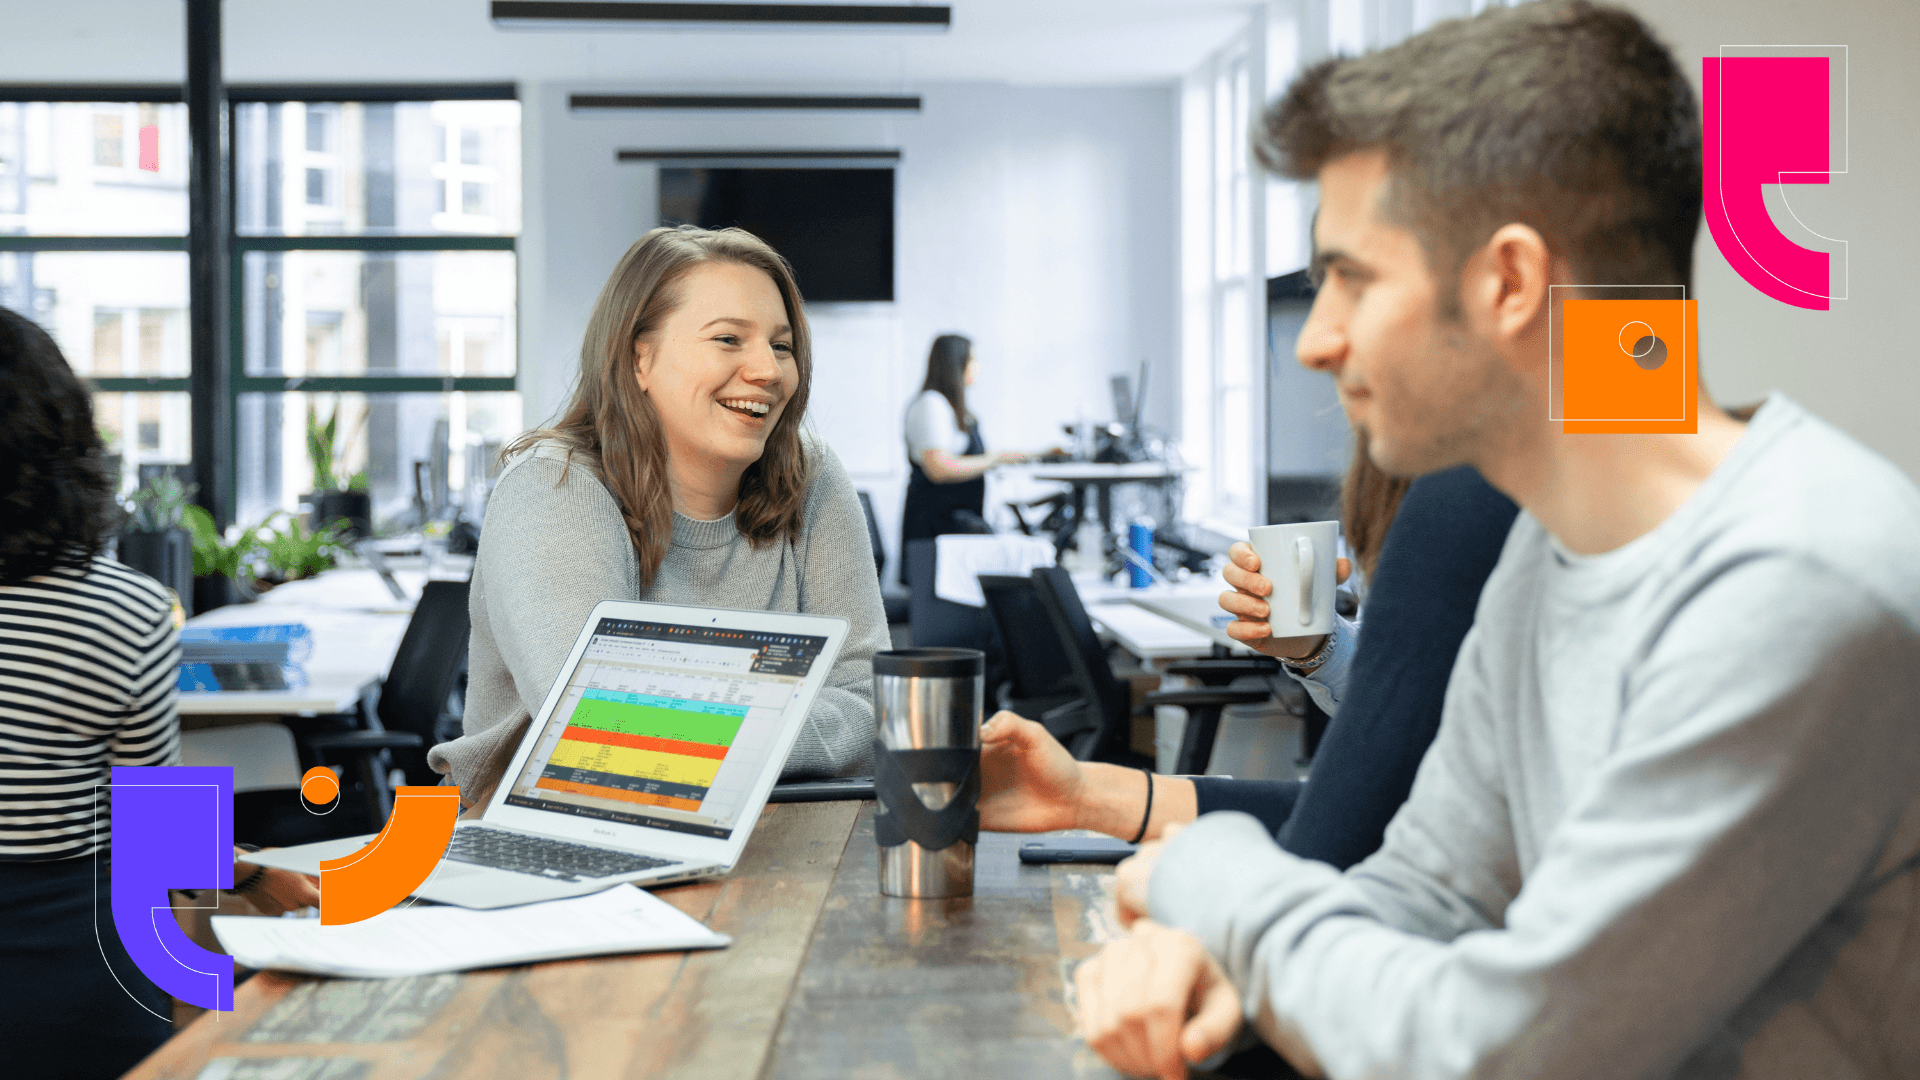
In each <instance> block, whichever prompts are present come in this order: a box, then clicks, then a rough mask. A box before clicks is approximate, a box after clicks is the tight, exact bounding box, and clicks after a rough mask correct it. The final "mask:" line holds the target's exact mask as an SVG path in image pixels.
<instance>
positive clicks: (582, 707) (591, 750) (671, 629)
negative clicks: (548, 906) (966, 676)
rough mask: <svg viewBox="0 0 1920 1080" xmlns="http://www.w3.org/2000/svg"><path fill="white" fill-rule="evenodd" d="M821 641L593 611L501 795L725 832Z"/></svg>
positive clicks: (586, 813)
mask: <svg viewBox="0 0 1920 1080" xmlns="http://www.w3.org/2000/svg"><path fill="white" fill-rule="evenodd" d="M826 644H827V639H826V638H825V637H813V636H808V635H804V634H774V633H760V632H756V631H751V630H726V629H720V628H708V627H700V626H682V625H677V624H672V623H651V622H636V621H633V620H630V619H602V620H600V625H599V626H598V627H596V628H595V629H594V633H593V637H592V640H590V641H589V642H588V643H587V648H586V651H585V652H583V653H582V654H581V657H580V663H579V665H578V666H576V667H575V668H574V670H573V673H572V676H571V677H570V678H569V679H568V681H567V687H566V690H565V691H564V693H563V694H562V695H561V698H560V703H559V704H558V705H557V706H555V708H554V711H553V715H552V716H551V717H549V718H548V719H547V724H546V727H545V728H544V729H543V730H542V731H541V732H540V738H539V740H538V741H537V742H536V743H535V744H534V747H533V752H532V753H531V754H529V755H528V756H527V761H526V765H525V766H524V767H522V768H521V770H520V772H519V774H518V775H516V776H515V777H514V781H513V787H512V788H511V790H510V791H509V793H508V795H507V798H506V804H507V805H508V806H519V807H526V808H528V809H533V810H551V811H555V812H557V813H562V814H577V815H580V816H582V817H591V818H598V819H600V820H603V821H613V822H618V823H620V824H622V825H644V826H647V827H650V828H655V829H669V830H672V831H674V832H684V833H693V834H695V835H698V836H712V837H718V838H720V839H723V840H724V839H727V838H729V837H731V836H732V835H733V830H734V827H735V826H736V825H738V824H739V816H740V811H741V810H742V809H743V808H744V807H745V804H746V802H747V800H748V798H750V797H751V795H752V793H753V787H754V783H755V781H757V780H758V779H759V778H760V774H761V771H762V769H763V767H764V766H765V765H766V764H767V759H768V757H769V755H771V754H772V753H773V752H774V750H775V749H776V748H777V744H778V742H779V736H780V730H781V724H782V721H783V720H784V719H785V714H786V711H787V710H788V709H789V708H790V707H793V703H794V701H795V699H796V698H797V697H798V696H799V693H800V686H801V683H802V682H803V681H804V680H805V679H806V677H807V673H808V672H809V671H810V670H812V668H813V664H814V662H815V661H816V660H817V659H818V658H819V656H820V651H821V650H822V649H823V648H825V647H826Z"/></svg>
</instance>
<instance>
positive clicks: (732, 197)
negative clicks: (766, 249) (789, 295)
mask: <svg viewBox="0 0 1920 1080" xmlns="http://www.w3.org/2000/svg"><path fill="white" fill-rule="evenodd" d="M660 220H661V223H662V224H666V225H683V224H684V225H698V226H700V227H702V228H706V229H721V228H727V227H729V226H737V227H739V228H742V229H745V230H747V231H748V232H750V233H753V234H754V235H755V236H758V237H760V238H761V239H762V240H765V241H766V242H767V243H769V244H772V245H773V248H774V250H775V251H778V252H779V253H780V254H782V255H784V256H786V257H787V261H788V262H790V263H792V264H793V275H794V277H795V279H796V280H798V281H799V283H800V295H801V296H803V297H805V298H806V299H807V300H808V301H809V302H812V301H821V302H837V301H851V300H892V299H893V170H892V169H890V168H885V169H865V168H849V169H803V168H793V169H778V168H774V169H754V168H738V169H687V168H662V169H661V170H660Z"/></svg>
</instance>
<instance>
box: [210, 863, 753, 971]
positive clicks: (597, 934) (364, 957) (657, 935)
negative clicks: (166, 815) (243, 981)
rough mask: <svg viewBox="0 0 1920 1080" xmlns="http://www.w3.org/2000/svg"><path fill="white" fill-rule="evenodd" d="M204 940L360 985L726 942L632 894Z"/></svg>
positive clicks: (392, 914) (251, 958)
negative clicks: (343, 977)
mask: <svg viewBox="0 0 1920 1080" xmlns="http://www.w3.org/2000/svg"><path fill="white" fill-rule="evenodd" d="M213 932H214V935H215V936H216V937H218V938H219V939H220V944H221V946H222V947H224V948H225V949H226V950H227V951H228V952H229V953H232V954H233V958H234V959H235V960H237V961H239V962H240V963H242V964H244V965H246V966H247V967H251V968H262V969H272V970H276V971H301V972H307V973H309V974H315V975H346V976H351V977H355V978H366V979H388V978H398V977H400V976H403V975H431V974H435V973H438V972H443V971H466V970H468V969H470V968H484V967H499V966H502V965H505V964H527V963H532V962H534V961H536V960H557V959H560V958H561V957H568V956H593V955H597V954H601V953H623V952H664V951H667V950H679V949H715V948H722V947H724V946H726V945H729V944H732V942H733V939H732V938H730V937H728V936H727V935H725V934H717V933H714V932H713V931H712V930H709V929H707V928H706V927H705V926H702V925H701V924H700V922H699V920H697V919H695V918H693V917H692V916H691V915H688V914H686V913H684V912H682V911H680V910H679V909H678V908H676V907H674V906H673V905H671V904H669V903H667V902H666V901H665V900H662V899H660V898H659V897H657V896H655V895H653V894H652V893H649V892H646V891H644V890H641V889H636V888H634V887H633V886H632V885H616V886H614V887H613V888H611V889H608V890H606V891H604V892H598V893H594V894H592V895H590V896H575V897H569V898H567V899H565V900H549V901H547V902H545V903H540V904H524V905H522V906H520V907H511V908H496V909H494V910H492V911H472V910H469V909H467V908H460V907H442V906H431V907H419V906H415V907H403V908H395V909H394V910H392V911H388V912H384V913H382V914H380V915H377V916H375V917H373V918H371V919H368V920H367V921H365V922H358V923H349V924H347V925H345V926H322V925H320V920H318V919H263V918H258V917H252V916H245V915H217V916H215V917H214V919H213Z"/></svg>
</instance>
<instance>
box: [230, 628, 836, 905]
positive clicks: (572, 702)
mask: <svg viewBox="0 0 1920 1080" xmlns="http://www.w3.org/2000/svg"><path fill="white" fill-rule="evenodd" d="M846 636H847V621H846V620H845V619H841V618H836V617H834V616H828V615H798V614H790V613H786V612H773V611H732V610H726V609H721V608H697V607H676V606H672V605H667V604H645V603H638V602H631V601H617V600H606V601H602V602H601V603H600V604H598V605H597V606H595V607H594V609H593V614H592V616H591V617H589V618H588V619H587V624H586V626H585V627H583V628H582V629H581V631H580V637H579V639H578V640H577V641H575V642H574V643H573V651H572V652H571V653H569V654H568V656H567V661H566V663H565V664H563V665H562V666H561V668H560V677H559V678H558V679H556V680H555V681H554V685H553V688H552V689H551V690H550V691H548V693H547V700H546V703H545V704H543V705H541V707H540V713H539V715H537V716H535V717H534V718H533V722H532V723H531V724H529V725H528V726H527V731H526V734H525V735H524V736H523V737H522V738H521V740H520V746H519V749H518V750H517V751H516V752H515V754H514V757H513V764H512V765H510V766H508V768H507V771H506V774H505V777H504V778H503V779H502V781H501V782H500V784H499V785H498V786H497V787H496V788H495V789H494V793H493V797H492V798H491V800H489V801H488V803H487V806H486V809H485V811H484V812H483V813H482V814H481V816H480V817H479V818H478V819H477V820H462V821H461V822H460V823H459V825H457V826H456V827H455V829H454V834H453V843H452V844H451V845H450V846H449V848H448V850H447V855H446V857H445V858H443V859H441V861H440V865H439V866H438V867H437V868H436V869H435V870H434V872H433V874H432V876H430V877H429V878H428V879H427V881H426V883H425V884H423V885H422V886H421V887H420V888H418V889H416V890H414V895H416V896H420V897H423V898H425V899H428V900H437V901H440V902H442V903H448V904H458V905H460V906H462V907H470V908H496V907H507V906H509V905H512V904H526V903H531V902H534V901H537V900H553V899H557V898H559V897H564V896H578V895H582V894H585V893H591V892H598V891H599V890H601V889H606V888H610V887H612V886H614V885H617V884H619V883H621V882H623V881H631V882H635V883H638V884H645V885H663V884H667V883H670V882H678V881H688V880H693V879H695V878H703V877H712V876H717V875H720V874H724V873H726V872H727V871H729V870H731V869H733V866H734V864H735V863H736V862H738V861H739V859H740V851H741V849H742V848H744V847H746V844H747V837H748V835H749V834H750V833H752V832H753V826H754V824H755V822H757V821H758V820H759V817H760V809H761V807H762V806H764V805H765V804H766V801H767V794H768V792H770V791H771V790H772V789H773V785H774V782H775V781H777V780H778V779H779V777H780V769H781V766H782V765H784V764H785V763H786V760H787V753H788V752H789V751H790V750H792V749H793V744H794V740H795V739H797V738H799V735H800V729H801V727H802V726H803V725H804V724H805V723H806V718H807V710H808V708H809V707H810V706H811V705H812V704H813V699H814V695H815V694H817V693H818V692H819V690H820V686H821V684H822V683H824V682H825V681H826V678H827V673H828V672H829V671H831V670H832V668H833V662H834V658H835V657H836V656H838V655H839V653H840V646H841V644H842V643H844V642H845V640H846ZM372 839H373V836H372V834H369V835H367V836H358V837H351V838H348V839H345V840H329V841H323V842H321V843H315V844H302V845H300V846H299V847H291V848H280V849H276V850H273V851H262V852H258V853H257V854H254V855H250V856H248V858H247V861H248V862H252V863H256V864H258V865H261V866H277V867H282V868H284V869H289V870H298V871H301V872H302V873H308V874H318V873H319V872H320V861H321V860H322V859H333V858H338V857H340V856H342V855H347V854H351V853H352V852H354V851H358V850H359V849H360V848H362V847H364V846H365V845H366V844H367V842H368V841H370V840H372Z"/></svg>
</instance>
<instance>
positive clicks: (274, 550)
mask: <svg viewBox="0 0 1920 1080" xmlns="http://www.w3.org/2000/svg"><path fill="white" fill-rule="evenodd" d="M276 516H278V515H276ZM273 520H274V519H273V518H268V519H267V521H266V522H265V523H263V524H265V525H267V526H272V523H273ZM344 526H345V523H344V522H341V523H339V524H338V525H336V526H333V527H330V528H324V529H318V530H309V529H308V528H307V527H306V526H305V525H304V524H302V523H301V521H300V519H299V518H297V517H294V516H293V515H291V514H288V515H286V524H285V526H284V527H270V528H267V529H266V532H267V535H266V537H265V538H264V539H263V540H262V541H261V550H262V551H263V552H264V554H265V556H266V568H265V570H264V573H263V575H262V576H264V577H265V578H266V579H267V580H269V581H271V582H273V583H274V584H281V583H284V582H288V581H297V580H299V579H300V578H306V577H312V576H314V575H315V574H318V573H320V572H321V571H323V570H331V569H333V566H334V562H335V560H336V558H337V557H338V556H339V554H340V552H341V551H342V550H343V546H344V545H343V544H342V539H343V536H342V534H343V533H344V532H345V528H344Z"/></svg>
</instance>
